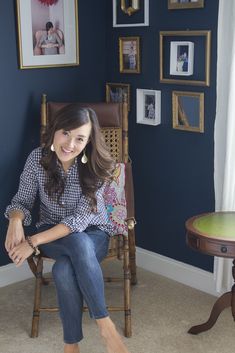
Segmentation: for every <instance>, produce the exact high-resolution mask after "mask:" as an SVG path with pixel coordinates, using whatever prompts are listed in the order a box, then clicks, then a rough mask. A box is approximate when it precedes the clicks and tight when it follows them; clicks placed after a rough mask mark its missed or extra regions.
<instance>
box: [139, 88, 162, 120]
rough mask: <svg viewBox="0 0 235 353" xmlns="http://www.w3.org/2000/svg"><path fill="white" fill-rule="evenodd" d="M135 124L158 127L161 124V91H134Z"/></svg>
mask: <svg viewBox="0 0 235 353" xmlns="http://www.w3.org/2000/svg"><path fill="white" fill-rule="evenodd" d="M136 112H137V123H138V124H146V125H159V124H160V123H161V91H155V90H150V89H139V88H137V90H136Z"/></svg>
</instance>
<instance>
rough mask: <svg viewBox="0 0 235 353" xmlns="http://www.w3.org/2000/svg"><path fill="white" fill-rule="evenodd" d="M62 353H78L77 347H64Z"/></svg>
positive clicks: (70, 345)
mask: <svg viewBox="0 0 235 353" xmlns="http://www.w3.org/2000/svg"><path fill="white" fill-rule="evenodd" d="M64 353H80V350H79V346H78V344H77V343H73V344H68V343H65V345H64Z"/></svg>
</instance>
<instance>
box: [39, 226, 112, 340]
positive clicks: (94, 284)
mask: <svg viewBox="0 0 235 353" xmlns="http://www.w3.org/2000/svg"><path fill="white" fill-rule="evenodd" d="M50 227H51V226H42V227H40V228H39V230H38V231H39V232H40V231H44V230H46V229H49V228H50ZM108 244H109V235H108V234H107V233H105V232H103V231H101V230H99V229H98V228H96V227H89V228H87V229H86V230H85V231H84V232H81V233H71V234H69V235H67V236H65V237H63V238H61V239H58V240H55V241H53V242H51V243H48V244H43V245H40V249H41V250H42V251H43V253H44V254H45V255H46V256H49V257H51V258H53V259H55V260H56V261H55V263H54V265H53V268H52V274H53V278H54V281H55V286H56V292H57V299H58V304H59V309H60V317H61V320H62V324H63V331H64V342H65V343H70V344H72V343H76V342H79V341H80V340H81V339H82V338H83V333H82V312H83V299H84V300H85V302H86V304H87V306H88V309H89V312H90V316H91V317H93V318H95V319H100V318H103V317H106V316H108V315H109V314H108V311H107V309H106V304H105V298H104V280H103V274H102V270H101V268H100V262H101V261H102V259H103V258H104V257H105V256H106V255H107V252H108Z"/></svg>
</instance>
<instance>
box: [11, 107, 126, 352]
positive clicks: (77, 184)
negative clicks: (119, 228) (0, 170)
mask: <svg viewBox="0 0 235 353" xmlns="http://www.w3.org/2000/svg"><path fill="white" fill-rule="evenodd" d="M44 143H45V145H44V147H43V148H41V147H39V148H37V149H35V150H34V151H33V152H32V153H31V154H30V155H29V157H28V159H27V161H26V164H25V167H24V170H23V173H22V175H21V178H20V184H19V190H18V192H17V194H16V195H15V196H14V198H13V199H12V202H11V205H9V206H8V207H7V209H6V217H7V218H9V227H8V231H7V236H6V242H5V246H6V249H7V251H8V254H9V256H10V258H11V259H12V261H13V262H14V263H15V264H16V265H17V266H19V265H21V264H22V263H23V261H24V260H25V259H26V258H27V257H29V256H30V255H31V254H32V253H37V252H38V251H40V250H42V251H43V253H45V255H47V256H49V257H52V258H54V259H55V260H56V261H55V264H54V266H53V271H52V272H53V277H54V280H55V284H56V290H57V297H58V303H59V307H60V316H61V320H62V324H63V330H64V342H65V346H64V353H79V352H80V350H79V346H78V342H79V341H80V340H81V339H82V338H83V334H82V307H83V299H84V300H85V302H86V304H87V305H88V308H89V312H90V315H91V317H93V318H95V320H96V322H97V325H98V327H99V329H100V333H101V335H102V336H103V338H104V340H105V343H106V347H107V352H109V353H128V350H127V349H126V347H125V346H124V344H123V342H122V340H121V338H120V336H119V334H118V333H117V331H116V329H115V326H114V324H113V323H112V321H111V319H110V317H109V314H108V312H107V310H106V305H105V299H104V283H103V276H102V272H101V268H100V265H99V263H100V262H101V260H102V259H103V258H104V257H105V256H106V254H107V251H108V243H109V236H110V235H112V232H113V227H112V225H111V223H110V222H109V220H108V217H107V212H106V208H105V204H104V199H103V191H104V188H105V184H106V183H107V182H109V180H111V178H112V172H113V169H114V162H113V160H112V159H111V157H110V155H109V153H108V151H107V148H106V145H105V143H104V141H103V138H102V134H101V132H100V128H99V124H98V120H97V117H96V114H95V112H94V111H93V110H91V109H88V108H87V109H86V108H83V109H81V108H79V107H78V106H77V105H76V104H71V105H68V106H66V107H64V108H62V109H61V110H59V112H58V113H57V115H56V117H55V119H54V122H53V124H52V125H51V126H50V127H49V129H48V132H47V134H46V135H45V138H44ZM37 193H39V198H40V220H39V222H38V223H37V225H36V226H37V232H36V233H35V234H34V235H32V236H31V237H26V239H25V235H24V229H23V224H24V225H28V224H30V222H31V214H30V210H31V209H32V207H33V204H34V201H35V198H36V195H37ZM38 247H39V249H38Z"/></svg>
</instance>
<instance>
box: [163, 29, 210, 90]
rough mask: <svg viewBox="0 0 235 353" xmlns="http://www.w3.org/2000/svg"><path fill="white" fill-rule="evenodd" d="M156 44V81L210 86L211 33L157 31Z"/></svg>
mask: <svg viewBox="0 0 235 353" xmlns="http://www.w3.org/2000/svg"><path fill="white" fill-rule="evenodd" d="M159 42H160V82H162V83H177V84H184V85H197V86H210V55H211V31H206V30H202V31H201V30H200V31H161V32H160V41H159ZM182 61H183V62H184V61H185V64H184V65H185V66H184V69H183V66H182V68H181V66H180V65H182ZM180 62H181V63H180ZM184 70H185V71H184ZM173 75H174V77H172V76H173ZM182 76H183V77H182Z"/></svg>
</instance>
